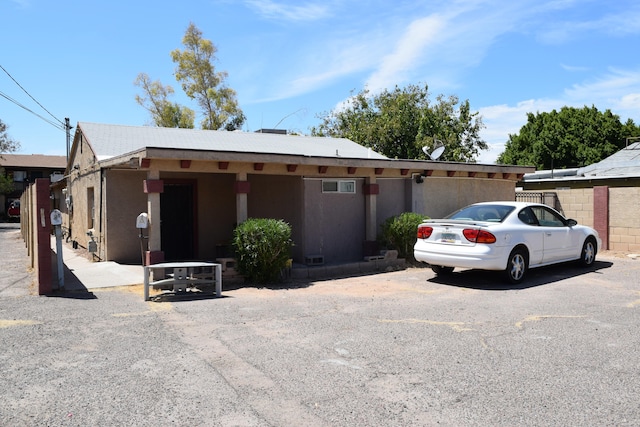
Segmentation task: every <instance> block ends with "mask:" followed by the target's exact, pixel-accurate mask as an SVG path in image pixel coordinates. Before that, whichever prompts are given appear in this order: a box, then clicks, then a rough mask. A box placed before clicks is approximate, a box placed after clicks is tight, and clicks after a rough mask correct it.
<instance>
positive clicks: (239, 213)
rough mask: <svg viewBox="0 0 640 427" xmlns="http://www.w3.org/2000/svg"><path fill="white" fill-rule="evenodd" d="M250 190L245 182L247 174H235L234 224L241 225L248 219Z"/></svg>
mask: <svg viewBox="0 0 640 427" xmlns="http://www.w3.org/2000/svg"><path fill="white" fill-rule="evenodd" d="M250 189H251V187H250V185H249V181H247V173H246V172H239V173H237V174H236V183H235V192H236V222H237V223H238V224H241V223H243V222H244V221H246V220H247V218H249V207H248V202H247V201H248V196H249V190H250Z"/></svg>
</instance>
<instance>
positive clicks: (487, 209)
mask: <svg viewBox="0 0 640 427" xmlns="http://www.w3.org/2000/svg"><path fill="white" fill-rule="evenodd" d="M514 209H515V207H513V206H505V205H471V206H467V207H466V208H462V209H460V210H458V211H456V212H454V213H452V214H451V215H449V216H447V218H448V219H463V220H471V221H488V222H502V221H504V219H505V218H506V217H507V216H508V215H509V214H510V213H511V212H513V210H514Z"/></svg>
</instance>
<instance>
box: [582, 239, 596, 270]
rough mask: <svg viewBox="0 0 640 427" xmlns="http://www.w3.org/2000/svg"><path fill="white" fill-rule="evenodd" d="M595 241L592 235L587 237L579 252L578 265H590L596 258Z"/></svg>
mask: <svg viewBox="0 0 640 427" xmlns="http://www.w3.org/2000/svg"><path fill="white" fill-rule="evenodd" d="M597 251H598V250H597V248H596V243H595V241H594V240H593V238H592V237H588V238H587V240H585V241H584V245H582V251H581V252H580V265H581V266H583V267H591V266H592V265H593V263H594V262H595V260H596V253H597Z"/></svg>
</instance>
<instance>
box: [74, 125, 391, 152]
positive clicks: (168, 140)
mask: <svg viewBox="0 0 640 427" xmlns="http://www.w3.org/2000/svg"><path fill="white" fill-rule="evenodd" d="M78 129H79V130H80V131H82V134H83V136H84V138H86V140H87V141H88V143H89V144H90V145H91V147H92V148H93V150H94V152H95V154H96V156H97V157H98V159H100V160H104V159H108V158H111V157H116V156H120V155H123V154H127V153H131V152H134V151H138V150H141V149H144V148H171V149H183V150H203V151H229V152H242V153H256V154H289V155H298V156H309V157H333V158H340V157H344V158H351V159H387V157H385V156H383V155H382V154H379V153H377V152H375V151H373V150H371V149H370V148H367V147H364V146H362V145H359V144H356V143H355V142H353V141H351V140H349V139H346V138H324V137H310V136H295V135H278V134H270V133H255V132H227V131H213V130H198V129H177V128H161V127H152V126H126V125H110V124H100V123H87V122H80V123H78Z"/></svg>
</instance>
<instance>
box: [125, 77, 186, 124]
mask: <svg viewBox="0 0 640 427" xmlns="http://www.w3.org/2000/svg"><path fill="white" fill-rule="evenodd" d="M134 84H135V85H136V86H138V87H140V88H141V89H142V93H143V95H136V102H137V103H138V104H140V105H141V106H142V107H143V108H145V109H146V110H147V111H149V113H151V118H152V120H153V123H154V124H155V125H156V126H159V127H167V128H188V129H193V122H194V119H195V113H194V112H193V110H192V109H190V108H188V107H184V106H182V105H180V104H178V103H176V102H171V101H169V96H170V95H173V93H174V91H173V88H172V87H171V86H164V85H163V84H162V83H160V81H159V80H156V81H151V78H150V77H149V75H147V74H146V73H140V74H138V77H137V78H136V80H135V82H134Z"/></svg>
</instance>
